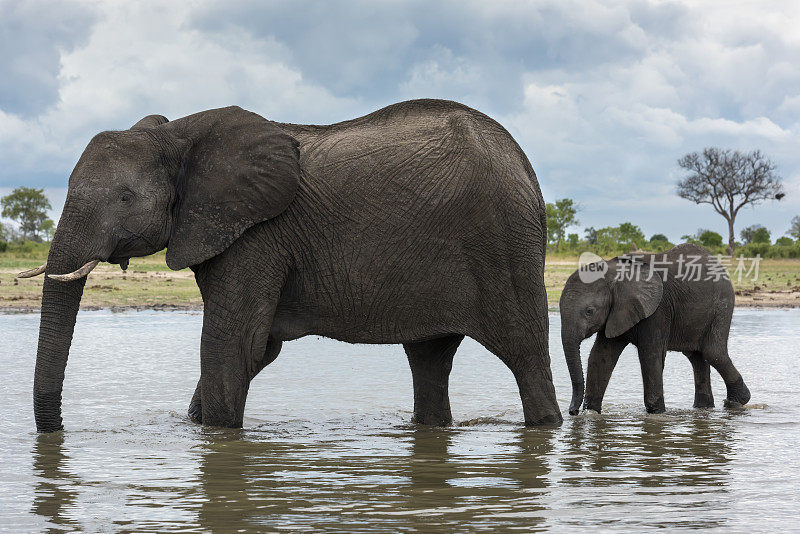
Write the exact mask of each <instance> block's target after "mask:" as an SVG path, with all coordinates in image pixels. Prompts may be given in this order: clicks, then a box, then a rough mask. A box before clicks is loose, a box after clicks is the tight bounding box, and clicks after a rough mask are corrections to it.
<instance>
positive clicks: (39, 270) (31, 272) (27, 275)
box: [17, 262, 47, 278]
mask: <svg viewBox="0 0 800 534" xmlns="http://www.w3.org/2000/svg"><path fill="white" fill-rule="evenodd" d="M45 268H47V262H44V263H43V264H41V265H40V266H38V267H36V268H35V269H29V270H27V271H22V272H21V273H19V274H18V275H17V278H33V277H34V276H39V275H40V274H42V273H43V272H44V270H45Z"/></svg>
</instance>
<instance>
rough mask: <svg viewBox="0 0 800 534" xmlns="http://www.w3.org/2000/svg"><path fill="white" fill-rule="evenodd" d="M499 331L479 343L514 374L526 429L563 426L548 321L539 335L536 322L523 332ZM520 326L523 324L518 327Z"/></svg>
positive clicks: (521, 330)
mask: <svg viewBox="0 0 800 534" xmlns="http://www.w3.org/2000/svg"><path fill="white" fill-rule="evenodd" d="M511 324H514V323H513V322H511V321H509V322H508V323H507V324H506V327H505V328H504V329H501V328H497V329H495V330H494V332H493V333H492V334H491V335H489V336H486V337H484V338H481V337H478V338H476V340H477V341H478V342H479V343H480V344H481V345H483V346H484V347H486V348H487V349H488V350H489V351H490V352H491V353H493V354H494V355H495V356H497V357H498V358H500V360H501V361H502V362H503V363H504V364H506V366H507V367H508V368H509V369H510V370H511V372H512V373H513V374H514V378H515V379H516V381H517V387H518V388H519V394H520V398H521V400H522V412H523V415H524V417H525V425H526V426H537V425H560V424H561V423H563V422H564V418H563V416H562V415H561V410H560V409H559V407H558V401H557V400H556V390H555V387H554V386H553V375H552V374H551V371H550V355H549V353H548V350H547V330H546V328H547V320H546V317H545V319H544V321H541V322H538V324H539V326H541V327H543V330H541V331H540V332H538V333H537V332H536V331H535V330H534V328H535V327H536V325H537V323H536V322H531V323H526V324H525V325H524V326H520V327H519V328H509V326H510V325H511ZM517 324H519V323H517Z"/></svg>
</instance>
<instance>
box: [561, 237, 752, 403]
mask: <svg viewBox="0 0 800 534" xmlns="http://www.w3.org/2000/svg"><path fill="white" fill-rule="evenodd" d="M664 254H666V262H664ZM681 255H683V257H684V258H689V257H691V256H700V260H699V261H697V260H693V261H695V262H696V263H698V264H701V265H702V266H703V267H702V276H701V278H702V279H701V280H700V281H693V280H691V278H693V277H691V276H690V277H685V278H688V279H683V280H681V279H679V277H678V274H679V269H680V264H679V261H678V258H679V257H680V256H681ZM631 257H633V255H631ZM654 260H655V261H654ZM634 261H635V262H636V263H638V264H640V265H639V266H638V267H637V266H632V265H631V260H630V259H626V257H625V256H623V257H620V258H614V259H613V260H610V261H609V262H608V270H607V271H606V272H605V275H604V276H603V278H600V279H599V280H596V281H593V282H591V283H588V284H587V283H584V282H582V281H581V279H580V276H579V274H578V271H576V272H575V273H573V274H572V275H571V276H570V277H569V279H568V280H567V283H566V285H565V287H564V292H563V293H562V294H561V301H560V304H559V307H560V312H561V343H562V344H563V347H564V354H565V356H566V359H567V366H568V368H569V372H570V377H571V379H572V401H571V403H570V407H569V413H570V414H572V415H576V414H577V413H578V410H579V409H580V406H581V402H582V401H583V405H584V409H588V410H595V411H597V412H599V411H600V408H601V405H602V402H603V395H604V394H605V391H606V386H608V381H609V379H610V378H611V373H612V372H613V370H614V366H616V364H617V360H618V359H619V355H620V353H621V352H622V350H623V349H624V348H625V347H626V346H627V345H628V344H629V343H632V344H633V345H635V346H636V347H637V349H638V350H639V362H640V364H641V368H642V380H643V382H644V404H645V407H646V409H647V411H648V412H650V413H662V412H663V411H664V388H663V382H662V377H663V371H664V359H665V357H666V353H667V351H668V350H674V351H681V352H683V353H684V354H685V355H686V356H687V357H688V358H689V361H690V362H691V364H692V368H693V369H694V380H695V397H694V406H695V407H696V408H711V407H713V406H714V397H713V394H712V392H711V376H710V373H711V370H710V367H711V366H713V367H714V368H715V369H716V370H717V371H718V372H719V374H720V375H721V376H722V378H723V379H724V380H725V384H726V386H727V390H728V391H727V393H728V394H727V399H726V401H725V405H726V406H729V407H736V406H742V405H744V404H747V402H748V401H749V400H750V391H749V390H748V389H747V386H746V385H745V383H744V380H743V379H742V375H741V374H739V371H737V370H736V367H734V365H733V363H732V362H731V359H730V358H729V357H728V332H729V330H730V325H731V316H732V314H733V302H734V293H733V286H732V285H731V282H730V280H729V279H728V278H727V275H726V276H725V277H724V278H721V279H719V280H716V281H715V280H714V278H715V276H713V275H711V276H708V275H710V274H711V273H712V272H713V271H709V266H713V265H719V264H718V261H717V260H716V258H715V257H714V256H711V255H710V254H708V252H706V250H705V249H703V248H701V247H698V246H696V245H691V244H686V245H679V246H677V247H675V248H673V249H670V250H668V251H667V252H666V253H662V254H637V255H636V256H635V259H634ZM685 261H688V260H685ZM665 264H666V265H669V269H668V271H667V273H666V275H664V273H663V271H661V270H660V269H661V267H663V266H665ZM712 268H713V267H712ZM635 269H639V270H640V276H639V277H638V279H633V280H631V279H630V278H635V277H631V276H628V275H630V274H631V273H632V272H634V270H635ZM683 269H684V272H685V271H686V267H683ZM618 278H625V279H623V280H618ZM706 278H710V279H709V280H705V279H706ZM648 279H649V280H648ZM595 333H596V334H597V338H596V339H595V342H594V346H593V347H592V351H591V353H590V354H589V364H588V370H587V373H586V392H585V393H586V395H585V398H584V381H583V370H582V368H581V357H580V344H581V341H583V340H584V339H586V338H588V337H591V336H592V335H594V334H595Z"/></svg>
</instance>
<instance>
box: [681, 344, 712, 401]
mask: <svg viewBox="0 0 800 534" xmlns="http://www.w3.org/2000/svg"><path fill="white" fill-rule="evenodd" d="M684 354H685V355H686V357H687V358H689V361H690V362H691V364H692V370H693V371H694V407H695V408H713V407H714V393H713V392H712V391H711V365H710V364H709V363H708V362H707V361H706V359H705V358H703V355H702V354H701V353H700V352H698V351H689V352H684Z"/></svg>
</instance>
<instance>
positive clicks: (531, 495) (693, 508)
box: [0, 310, 800, 532]
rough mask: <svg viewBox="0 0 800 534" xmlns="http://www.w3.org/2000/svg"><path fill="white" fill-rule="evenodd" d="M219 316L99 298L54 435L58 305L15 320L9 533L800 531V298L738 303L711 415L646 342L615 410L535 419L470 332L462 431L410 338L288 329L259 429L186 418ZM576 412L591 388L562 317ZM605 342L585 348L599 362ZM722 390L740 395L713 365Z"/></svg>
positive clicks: (675, 360) (628, 356)
mask: <svg viewBox="0 0 800 534" xmlns="http://www.w3.org/2000/svg"><path fill="white" fill-rule="evenodd" d="M201 319H202V317H201V315H199V314H194V313H177V312H126V313H111V312H86V313H81V314H80V316H79V319H78V327H77V329H76V334H75V343H74V345H73V349H72V354H71V358H70V363H69V366H68V367H67V379H66V382H65V386H64V422H65V425H66V428H67V430H66V431H65V432H59V433H56V434H50V435H37V433H36V432H35V430H34V422H33V414H32V407H31V390H32V376H33V366H34V356H35V349H36V338H37V330H38V316H37V315H4V316H0V339H2V340H3V345H2V346H3V351H2V354H0V365H1V366H2V372H0V391H1V392H2V396H1V397H0V399H2V407H3V415H4V417H3V423H2V425H1V426H0V462H1V463H0V490H1V491H0V528H3V529H5V530H9V531H31V530H42V529H47V528H55V529H59V530H86V531H103V532H107V531H109V530H117V531H125V530H148V529H149V530H158V531H169V530H178V529H181V530H195V531H211V530H221V531H236V530H245V529H250V530H270V531H284V530H287V531H289V530H302V531H308V530H316V531H320V530H335V531H347V532H360V531H424V532H434V531H452V530H454V529H455V530H461V531H464V530H468V531H482V530H485V531H496V530H511V529H514V528H516V529H518V530H521V531H531V530H539V529H541V530H544V529H549V528H554V529H559V530H562V529H564V528H574V529H577V528H586V527H595V528H596V527H601V528H612V529H615V528H622V529H627V530H640V529H642V528H644V527H657V526H659V527H664V526H666V527H692V528H697V527H717V528H725V529H727V530H733V531H751V530H753V529H756V530H768V529H772V528H775V529H777V528H783V529H786V527H787V526H792V525H794V526H795V527H796V526H797V524H798V523H797V521H798V515H799V513H798V509H797V502H798V497H799V496H800V460H798V454H797V451H798V442H799V441H800V426H799V424H798V414H800V405H799V404H800V397H798V395H797V387H798V384H800V381H799V380H798V378H800V376H799V375H800V373H799V372H798V367H797V341H796V340H797V337H796V332H797V328H798V326H800V311H798V310H794V311H744V310H737V312H736V314H735V317H734V323H733V330H732V334H731V343H730V345H731V353H732V355H733V359H734V362H735V363H736V365H737V366H738V367H739V369H740V370H741V371H742V372H743V374H744V376H745V379H746V381H747V383H748V385H749V386H750V389H751V391H752V392H753V399H752V401H751V402H752V403H753V405H752V406H751V407H750V408H749V409H747V410H746V411H744V412H743V413H733V412H727V411H725V410H724V409H722V408H717V409H715V410H713V411H696V410H692V409H691V404H692V400H693V386H692V371H691V366H690V365H689V363H688V361H687V360H686V358H685V357H684V356H683V355H681V354H677V353H674V354H673V353H670V355H669V356H668V358H667V365H666V367H667V368H666V373H665V392H666V403H667V413H666V414H663V415H652V416H648V415H646V414H645V413H644V408H643V404H642V400H641V395H642V394H641V378H640V375H639V365H638V360H637V358H636V356H635V352H634V351H633V350H631V349H630V348H629V349H628V350H626V352H625V353H624V354H623V356H622V357H621V359H620V363H619V365H618V367H617V370H616V371H615V373H614V376H613V377H612V380H611V384H610V386H609V391H608V394H607V398H606V403H605V408H606V411H605V412H604V413H603V414H602V415H597V414H583V415H580V416H578V417H567V418H566V420H565V423H564V425H563V426H562V427H560V428H558V429H549V430H548V429H526V428H524V427H523V426H522V425H521V424H520V423H521V421H522V410H521V406H520V402H519V398H518V395H517V391H516V386H515V384H514V380H513V378H512V376H511V373H510V372H509V371H508V370H507V369H506V368H505V367H504V366H503V365H502V364H501V362H500V361H499V360H497V358H495V357H494V356H492V355H491V354H489V353H488V352H486V351H485V350H484V349H483V348H482V347H480V346H479V345H478V344H477V343H475V342H472V341H471V340H468V339H467V340H465V341H464V343H463V344H462V345H461V348H460V349H459V352H458V353H457V355H456V360H455V365H454V369H453V374H452V377H451V403H452V406H453V415H454V417H455V419H456V420H457V425H456V426H454V427H452V428H449V429H427V428H421V427H415V426H413V425H409V424H408V423H407V422H408V421H409V419H410V417H411V411H410V410H411V406H412V395H411V375H410V371H409V370H408V367H407V364H406V361H405V355H404V353H403V351H402V348H401V347H399V346H354V345H346V344H343V343H338V342H334V341H330V340H326V339H321V338H313V337H309V338H305V339H301V340H298V341H294V342H291V343H286V344H284V349H283V352H282V353H281V355H280V357H279V358H278V360H276V361H275V362H274V363H273V364H272V365H270V366H269V367H268V368H267V369H265V370H264V371H263V372H262V373H261V375H260V376H259V377H257V378H256V380H255V381H254V383H253V385H252V387H251V389H250V395H249V398H248V404H247V411H246V416H245V428H244V429H243V430H219V429H216V430H210V429H204V428H202V427H199V426H196V425H194V424H192V423H190V422H189V421H188V419H187V418H186V415H185V413H186V408H187V405H188V402H189V398H190V397H191V394H192V392H193V391H194V386H195V383H196V380H197V377H198V374H199V356H198V354H199V339H200V328H201ZM550 322H551V325H550V332H551V339H552V340H553V343H552V347H551V354H552V357H553V373H554V378H555V381H556V391H557V392H558V398H559V402H560V404H561V406H562V408H563V409H565V410H566V406H567V404H568V402H569V396H570V389H569V380H568V376H567V371H566V366H565V364H564V362H563V355H562V353H561V350H560V347H559V345H560V344H559V343H558V342H557V340H558V332H559V319H558V317H557V316H551V321H550ZM589 347H590V341H586V342H585V343H584V346H583V349H584V358H585V356H586V354H588V350H589ZM713 379H714V394H715V398H716V401H717V405H718V406H721V405H722V400H723V399H724V395H725V388H724V384H723V383H722V380H721V379H720V378H719V376H718V375H716V374H714V376H713Z"/></svg>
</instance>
